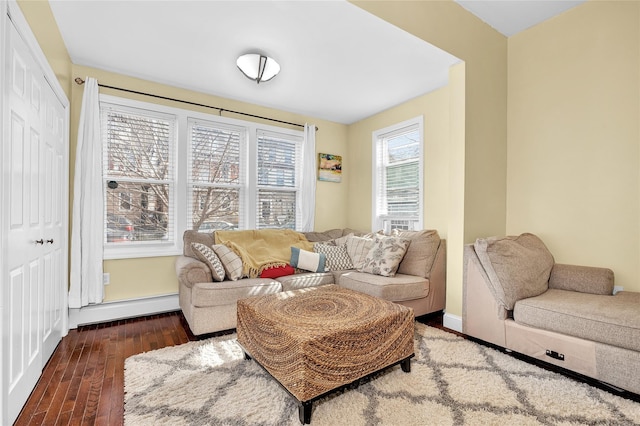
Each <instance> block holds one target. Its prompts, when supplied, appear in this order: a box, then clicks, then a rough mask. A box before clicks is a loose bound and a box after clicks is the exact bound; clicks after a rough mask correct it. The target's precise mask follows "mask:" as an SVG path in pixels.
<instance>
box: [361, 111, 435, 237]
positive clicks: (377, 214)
mask: <svg viewBox="0 0 640 426" xmlns="http://www.w3.org/2000/svg"><path fill="white" fill-rule="evenodd" d="M422 135H423V124H422V117H417V118H414V119H412V120H408V121H405V122H403V123H399V124H397V125H395V126H390V127H387V128H385V129H381V130H378V131H376V132H374V133H373V145H374V153H375V155H374V159H373V162H374V164H373V182H374V184H373V206H372V209H373V218H372V224H373V229H374V230H378V229H384V230H385V231H390V230H391V229H403V230H413V229H420V228H422V217H423V213H422V198H423V195H422V186H423V185H422V176H423V171H422V167H423V141H422Z"/></svg>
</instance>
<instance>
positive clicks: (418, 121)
mask: <svg viewBox="0 0 640 426" xmlns="http://www.w3.org/2000/svg"><path fill="white" fill-rule="evenodd" d="M416 125H417V126H418V132H419V134H420V151H419V152H420V154H419V155H420V161H419V166H418V169H419V177H418V179H419V181H418V182H419V191H420V197H419V213H418V222H417V224H416V226H415V229H422V228H423V223H424V118H423V116H421V115H420V116H418V117H414V118H411V119H409V120H405V121H403V122H401V123H397V124H394V125H391V126H388V127H385V128H383V129H379V130H376V131H374V132H373V133H372V136H371V140H372V144H371V147H372V150H371V153H372V155H371V174H372V179H371V182H372V185H371V231H372V232H377V231H379V230H381V229H384V226H383V222H382V221H381V220H380V218H379V216H378V212H377V205H378V203H377V197H378V185H379V184H380V182H378V173H377V167H378V164H377V155H376V153H377V145H378V141H379V140H380V139H382V138H384V137H386V136H388V135H390V134H393V133H396V132H399V131H401V130H402V129H404V128H407V127H411V126H416ZM385 231H389V230H388V229H385Z"/></svg>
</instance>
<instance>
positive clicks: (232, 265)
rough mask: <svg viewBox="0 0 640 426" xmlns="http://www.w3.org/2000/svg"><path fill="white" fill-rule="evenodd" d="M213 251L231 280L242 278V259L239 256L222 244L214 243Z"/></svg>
mask: <svg viewBox="0 0 640 426" xmlns="http://www.w3.org/2000/svg"><path fill="white" fill-rule="evenodd" d="M213 251H215V252H216V254H217V255H218V257H219V258H220V262H222V266H223V267H224V271H225V272H226V273H227V277H229V279H230V280H231V281H237V280H239V279H240V278H242V259H240V256H238V255H237V254H235V253H234V252H233V250H231V249H230V248H229V247H227V246H225V245H224V244H215V245H214V246H213Z"/></svg>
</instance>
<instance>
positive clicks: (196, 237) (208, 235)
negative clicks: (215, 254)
mask: <svg viewBox="0 0 640 426" xmlns="http://www.w3.org/2000/svg"><path fill="white" fill-rule="evenodd" d="M182 241H183V242H184V247H183V249H182V252H183V254H184V255H185V256H187V257H193V258H194V259H199V258H198V256H196V254H195V253H194V252H193V248H192V247H191V243H200V244H204V245H205V246H207V247H212V246H213V245H214V244H215V240H214V233H213V232H198V231H194V230H192V229H189V230H187V231H184V234H183V235H182Z"/></svg>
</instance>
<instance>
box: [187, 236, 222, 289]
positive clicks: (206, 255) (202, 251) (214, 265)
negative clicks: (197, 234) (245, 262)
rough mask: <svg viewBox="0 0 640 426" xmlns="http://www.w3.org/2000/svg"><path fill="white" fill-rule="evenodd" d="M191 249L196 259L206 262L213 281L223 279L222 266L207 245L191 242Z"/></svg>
mask: <svg viewBox="0 0 640 426" xmlns="http://www.w3.org/2000/svg"><path fill="white" fill-rule="evenodd" d="M191 249H192V250H193V253H194V254H195V255H196V257H197V258H198V259H200V260H201V261H203V262H204V263H206V264H207V266H208V267H209V269H211V275H212V276H213V279H214V280H215V281H222V280H224V266H222V262H220V259H218V256H216V253H215V252H214V251H213V249H212V248H211V247H209V246H206V245H204V244H202V243H191Z"/></svg>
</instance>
